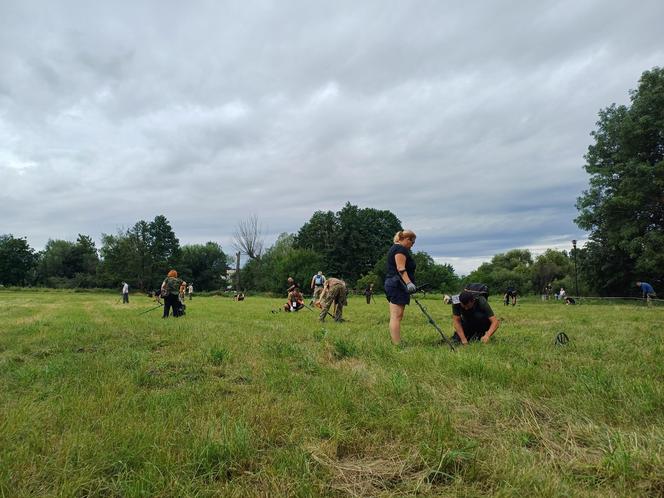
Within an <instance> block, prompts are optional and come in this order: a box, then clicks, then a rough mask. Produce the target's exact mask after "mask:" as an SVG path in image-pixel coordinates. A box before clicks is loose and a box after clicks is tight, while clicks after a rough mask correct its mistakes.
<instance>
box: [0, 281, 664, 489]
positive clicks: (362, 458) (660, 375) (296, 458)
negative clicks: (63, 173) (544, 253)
mask: <svg viewBox="0 0 664 498" xmlns="http://www.w3.org/2000/svg"><path fill="white" fill-rule="evenodd" d="M0 298H1V299H2V300H3V302H4V303H5V305H4V306H3V307H2V308H1V309H0V496H8V497H9V496H11V497H14V496H118V497H120V496H122V497H125V496H127V497H134V496H135V497H139V496H141V497H142V496H169V497H170V496H172V497H176V496H178V497H179V496H220V495H221V496H261V495H262V496H279V495H288V496H320V495H330V496H348V495H350V496H407V495H413V494H420V495H422V496H455V495H462V496H484V495H498V496H526V495H536V496H598V497H599V496H663V495H664V477H663V476H664V461H663V459H664V418H663V416H664V387H663V386H664V383H663V381H664V362H662V357H663V354H662V353H663V352H664V338H663V337H662V333H663V331H662V326H661V324H662V323H663V319H664V309H662V308H646V307H644V306H637V305H634V304H621V305H612V304H611V305H593V306H583V305H580V306H564V305H562V304H561V303H556V302H546V303H543V302H541V301H539V300H535V299H533V300H530V301H529V300H527V299H526V300H522V301H521V302H520V304H519V305H518V306H516V307H511V306H510V307H503V306H502V304H501V303H500V302H499V300H498V299H492V301H491V302H492V304H493V305H494V310H495V311H496V313H497V315H498V316H499V317H500V319H501V322H502V325H501V328H500V329H499V330H498V332H497V334H496V336H495V340H494V341H492V342H491V343H490V344H489V345H482V344H473V345H470V346H468V347H466V348H460V349H459V350H458V351H457V352H456V353H452V352H450V351H449V348H447V347H446V346H445V345H441V344H440V342H439V341H440V338H439V336H438V334H437V333H436V331H435V330H434V329H433V328H432V327H431V326H430V325H429V324H428V323H427V320H426V318H425V317H424V316H422V315H421V314H420V313H419V310H418V309H417V308H416V307H409V308H408V309H407V311H406V316H405V318H404V322H403V327H402V334H403V337H404V340H405V346H404V347H399V348H396V347H393V346H392V345H391V344H390V342H389V334H388V331H387V324H388V312H387V305H386V304H384V302H383V301H381V300H378V303H377V304H371V305H367V304H365V302H364V299H363V297H357V298H354V297H353V298H351V299H350V306H349V307H348V308H347V309H345V310H344V315H345V317H346V318H348V321H347V322H345V323H342V324H338V323H333V322H330V323H325V324H320V323H319V322H318V321H317V316H316V315H315V314H314V313H310V312H307V311H306V310H303V311H300V312H299V313H271V312H270V311H271V310H273V309H275V308H277V306H278V305H279V304H281V300H278V299H268V298H261V297H255V298H252V297H250V298H248V299H247V300H246V301H244V302H234V301H232V300H231V299H230V298H225V297H219V296H213V297H205V298H203V297H200V296H198V297H194V300H193V301H191V302H189V301H188V302H187V304H188V307H187V315H186V316H185V317H182V318H180V319H173V318H169V319H167V320H163V319H162V318H161V313H160V310H155V311H153V312H150V313H147V314H143V315H139V313H140V312H141V311H143V310H145V309H148V308H150V307H151V306H152V302H151V301H150V300H149V299H148V298H143V297H139V296H137V297H134V296H132V299H131V302H130V304H128V305H122V304H120V303H118V302H117V298H116V297H115V296H112V295H108V294H94V293H66V292H57V293H43V292H28V291H25V292H20V293H14V292H10V291H3V292H0ZM425 301H426V305H427V308H428V309H429V312H430V313H431V314H432V315H433V317H434V319H436V321H437V322H438V324H439V325H440V326H441V327H442V328H443V330H446V331H448V333H449V332H451V319H450V308H449V306H447V305H444V304H443V303H442V301H441V300H440V298H439V297H436V296H427V298H426V299H425ZM560 331H564V332H566V334H567V335H568V336H569V337H570V342H569V344H567V345H565V346H556V345H555V344H554V339H555V336H556V334H557V333H558V332H560Z"/></svg>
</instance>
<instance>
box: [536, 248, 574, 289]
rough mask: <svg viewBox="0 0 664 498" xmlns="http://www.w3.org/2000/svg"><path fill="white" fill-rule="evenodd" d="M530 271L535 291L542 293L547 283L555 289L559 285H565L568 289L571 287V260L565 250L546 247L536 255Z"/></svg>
mask: <svg viewBox="0 0 664 498" xmlns="http://www.w3.org/2000/svg"><path fill="white" fill-rule="evenodd" d="M531 271H532V283H533V290H534V291H535V292H540V293H544V291H545V289H546V287H547V286H548V285H550V286H551V288H552V289H555V290H556V291H557V290H558V288H559V287H565V288H567V289H569V290H570V291H571V290H572V289H573V287H572V285H571V282H572V272H573V267H572V261H571V260H570V258H569V256H568V255H567V252H565V251H557V250H555V249H547V250H546V251H544V252H543V253H542V254H540V255H539V256H537V259H535V262H534V263H533V265H532V267H531Z"/></svg>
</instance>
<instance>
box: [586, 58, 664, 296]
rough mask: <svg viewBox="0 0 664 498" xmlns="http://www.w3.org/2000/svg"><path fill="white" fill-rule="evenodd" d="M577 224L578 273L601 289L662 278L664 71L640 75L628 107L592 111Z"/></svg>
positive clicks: (617, 290) (608, 291) (622, 288)
mask: <svg viewBox="0 0 664 498" xmlns="http://www.w3.org/2000/svg"><path fill="white" fill-rule="evenodd" d="M591 135H592V137H593V138H594V141H595V143H594V144H592V145H590V146H589V147H588V153H587V154H586V156H585V159H586V165H585V169H586V171H587V172H588V173H589V174H590V187H589V189H588V190H586V191H584V192H583V195H582V196H581V197H579V199H578V201H577V208H578V209H579V216H578V217H577V218H576V220H575V221H576V223H577V225H579V227H580V228H583V229H584V230H588V231H590V242H589V243H588V244H587V245H586V247H585V251H586V254H585V255H584V273H585V275H584V276H585V277H586V278H587V279H588V280H589V281H590V283H591V284H592V285H593V286H594V287H595V290H597V291H599V292H600V293H602V294H607V295H611V294H623V293H624V292H625V291H626V289H628V288H630V287H633V284H634V281H635V280H647V281H651V282H655V283H661V279H662V275H664V251H662V247H664V194H663V192H664V69H662V68H654V69H652V70H651V71H646V72H644V73H643V74H642V75H641V79H640V81H639V86H638V88H637V89H636V90H633V91H631V92H630V105H628V106H625V105H620V106H618V105H615V104H613V105H611V106H609V107H607V108H606V109H603V110H602V111H600V113H599V121H597V129H596V130H595V131H593V132H592V134H591Z"/></svg>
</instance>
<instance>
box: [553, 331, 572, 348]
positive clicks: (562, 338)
mask: <svg viewBox="0 0 664 498" xmlns="http://www.w3.org/2000/svg"><path fill="white" fill-rule="evenodd" d="M568 342H569V337H567V334H566V333H565V332H559V333H558V335H557V336H556V342H555V345H556V346H564V345H566V344H567V343H568Z"/></svg>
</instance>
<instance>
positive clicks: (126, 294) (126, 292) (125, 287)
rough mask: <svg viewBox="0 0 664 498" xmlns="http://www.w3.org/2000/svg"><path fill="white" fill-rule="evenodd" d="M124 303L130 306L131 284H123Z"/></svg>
mask: <svg viewBox="0 0 664 498" xmlns="http://www.w3.org/2000/svg"><path fill="white" fill-rule="evenodd" d="M122 303H123V304H129V284H128V283H127V282H122Z"/></svg>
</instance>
